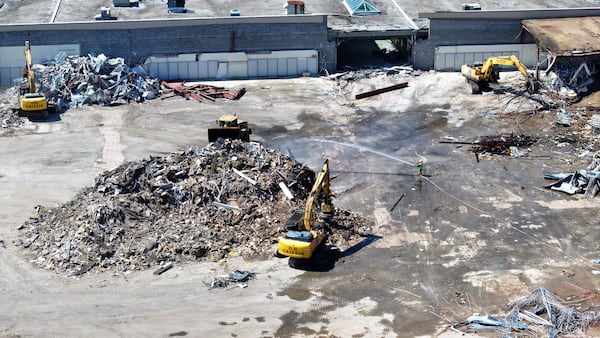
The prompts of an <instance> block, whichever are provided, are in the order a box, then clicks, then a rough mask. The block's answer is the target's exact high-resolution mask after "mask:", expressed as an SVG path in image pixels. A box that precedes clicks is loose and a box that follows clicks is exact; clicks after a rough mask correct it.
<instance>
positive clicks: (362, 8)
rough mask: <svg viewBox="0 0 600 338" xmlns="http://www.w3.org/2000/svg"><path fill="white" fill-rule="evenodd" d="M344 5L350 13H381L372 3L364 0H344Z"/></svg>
mask: <svg viewBox="0 0 600 338" xmlns="http://www.w3.org/2000/svg"><path fill="white" fill-rule="evenodd" d="M344 5H345V6H346V8H347V9H348V11H350V14H352V15H372V14H381V12H379V10H378V9H377V8H376V7H375V6H373V4H371V3H370V2H368V1H365V0H344Z"/></svg>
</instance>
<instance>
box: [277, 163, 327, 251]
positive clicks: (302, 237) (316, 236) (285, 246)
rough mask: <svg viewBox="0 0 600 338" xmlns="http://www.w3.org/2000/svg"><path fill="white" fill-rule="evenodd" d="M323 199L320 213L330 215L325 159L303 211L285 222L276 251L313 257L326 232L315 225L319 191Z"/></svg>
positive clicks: (322, 242) (321, 244)
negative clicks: (285, 230) (284, 228)
mask: <svg viewBox="0 0 600 338" xmlns="http://www.w3.org/2000/svg"><path fill="white" fill-rule="evenodd" d="M321 191H323V195H324V199H323V202H322V204H321V213H323V214H325V215H327V216H330V215H331V214H332V213H333V206H332V203H331V191H330V189H329V160H328V159H325V161H324V163H323V166H322V168H321V171H320V172H319V173H318V174H317V177H316V180H315V183H314V185H313V187H312V189H311V191H310V193H309V195H308V198H307V200H306V207H305V208H304V213H303V214H302V213H299V212H295V213H294V214H293V215H292V217H290V219H289V220H288V222H287V225H286V227H287V228H288V229H287V230H288V231H287V233H286V234H285V236H282V237H280V238H279V244H278V246H277V253H278V254H279V255H282V256H287V257H290V258H291V259H299V260H308V259H310V258H312V257H313V253H314V252H315V250H317V249H318V248H320V247H321V246H323V244H324V241H325V237H326V234H325V232H324V231H323V229H322V228H320V229H318V228H317V227H316V225H317V224H316V223H317V221H316V217H315V214H316V211H317V210H316V208H315V206H316V203H317V199H318V198H319V194H320V192H321Z"/></svg>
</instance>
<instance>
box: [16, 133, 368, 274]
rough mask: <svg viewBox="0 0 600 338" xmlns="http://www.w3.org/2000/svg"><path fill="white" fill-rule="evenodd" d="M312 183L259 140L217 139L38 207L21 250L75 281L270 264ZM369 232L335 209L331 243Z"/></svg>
mask: <svg viewBox="0 0 600 338" xmlns="http://www.w3.org/2000/svg"><path fill="white" fill-rule="evenodd" d="M235 170H237V171H239V172H243V173H244V174H245V176H248V177H251V178H252V179H253V180H254V181H256V182H257V184H255V185H253V184H251V183H250V182H249V181H248V180H246V179H245V178H243V177H241V176H240V175H238V174H236V172H235ZM314 179H315V174H314V172H313V171H312V170H311V169H309V168H307V167H306V166H304V165H302V164H301V163H298V162H294V161H292V160H291V159H290V158H289V157H288V156H287V155H283V154H281V153H279V152H277V151H274V150H271V149H267V148H264V147H262V146H261V145H260V144H258V143H245V142H242V141H239V140H225V141H223V140H219V141H217V142H215V143H210V144H209V145H208V146H206V147H204V148H200V147H195V148H190V149H188V150H186V151H182V152H179V153H173V154H170V155H168V156H165V157H150V158H148V159H145V160H142V161H137V162H128V163H124V164H123V165H121V166H120V167H118V168H116V169H114V170H112V171H107V172H104V173H102V174H101V175H100V176H98V177H97V178H96V182H95V185H94V186H91V187H87V188H84V189H83V190H82V191H81V192H79V193H78V195H77V196H76V197H75V198H74V199H73V200H72V201H70V202H67V203H65V204H62V205H60V206H58V207H56V208H46V207H43V206H38V207H37V208H36V210H37V215H36V216H34V217H32V218H30V219H29V220H28V221H27V222H25V223H24V224H23V225H21V226H20V227H19V229H20V239H19V240H18V241H17V243H16V244H17V245H18V246H21V247H23V248H27V249H28V250H30V251H31V255H32V257H31V260H32V262H34V263H35V264H36V265H37V266H39V267H42V268H45V269H49V270H53V271H56V272H59V273H68V274H72V275H81V274H83V273H86V272H88V271H93V272H101V271H112V272H113V273H122V272H124V271H128V270H144V269H148V268H150V267H154V268H156V267H159V266H163V267H164V266H166V264H167V263H169V262H172V263H174V264H178V263H185V262H191V261H196V260H212V261H218V260H221V259H226V258H227V257H229V256H232V255H241V256H242V257H245V258H249V259H250V258H265V257H270V256H271V255H272V254H273V251H272V249H273V246H274V245H275V244H276V242H277V238H278V236H279V235H280V234H282V233H283V232H285V222H286V220H287V219H288V218H289V216H290V215H291V214H292V212H293V211H296V210H304V202H305V200H306V197H307V196H308V193H309V191H310V189H311V188H312V184H313V182H314ZM281 182H283V183H285V185H286V186H287V188H288V189H289V190H290V191H291V192H292V194H293V196H294V198H293V199H292V200H290V199H289V198H288V197H286V195H285V194H284V192H283V191H282V190H281V189H280V185H279V183H281ZM370 229H371V223H370V221H368V220H366V219H364V218H362V217H361V216H358V215H354V214H352V213H350V212H348V211H345V210H343V209H340V208H336V210H335V217H334V226H332V227H331V229H329V240H328V242H329V243H331V244H333V245H336V246H338V247H340V248H344V247H349V246H351V245H353V244H355V242H358V241H359V239H360V238H361V237H363V236H365V235H366V234H367V233H369V232H370Z"/></svg>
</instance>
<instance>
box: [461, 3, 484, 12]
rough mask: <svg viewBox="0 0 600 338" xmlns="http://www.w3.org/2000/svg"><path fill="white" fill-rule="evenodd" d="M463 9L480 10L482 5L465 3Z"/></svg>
mask: <svg viewBox="0 0 600 338" xmlns="http://www.w3.org/2000/svg"><path fill="white" fill-rule="evenodd" d="M462 9H463V10H464V11H480V10H481V5H480V4H463V5H462Z"/></svg>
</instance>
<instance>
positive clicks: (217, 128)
mask: <svg viewBox="0 0 600 338" xmlns="http://www.w3.org/2000/svg"><path fill="white" fill-rule="evenodd" d="M250 134H252V129H250V128H249V127H248V122H246V121H244V120H240V119H238V117H237V115H235V114H233V115H229V114H225V115H221V117H219V119H218V120H217V122H216V125H213V126H210V127H209V128H208V142H215V141H216V140H217V139H219V138H224V139H226V138H229V139H236V140H242V141H245V142H250Z"/></svg>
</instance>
